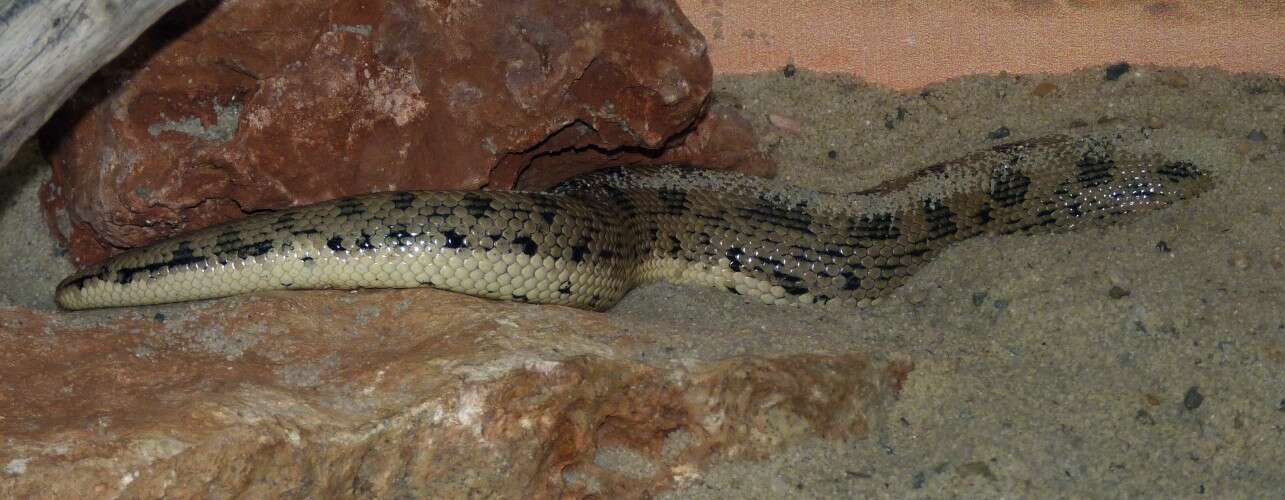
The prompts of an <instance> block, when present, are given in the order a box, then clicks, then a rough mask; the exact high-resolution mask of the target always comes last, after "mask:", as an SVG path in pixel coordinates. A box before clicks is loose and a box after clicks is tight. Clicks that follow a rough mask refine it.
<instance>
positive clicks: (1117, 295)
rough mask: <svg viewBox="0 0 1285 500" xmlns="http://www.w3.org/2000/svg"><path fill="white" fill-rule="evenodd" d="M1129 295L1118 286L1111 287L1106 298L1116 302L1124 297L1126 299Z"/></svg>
mask: <svg viewBox="0 0 1285 500" xmlns="http://www.w3.org/2000/svg"><path fill="white" fill-rule="evenodd" d="M1129 293H1130V292H1129V291H1128V290H1125V289H1123V288H1120V287H1118V286H1112V287H1111V289H1110V290H1107V296H1108V297H1111V298H1113V299H1116V300H1120V299H1123V298H1125V297H1128V296H1129Z"/></svg>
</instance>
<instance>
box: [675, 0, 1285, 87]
mask: <svg viewBox="0 0 1285 500" xmlns="http://www.w3.org/2000/svg"><path fill="white" fill-rule="evenodd" d="M678 4H679V5H680V6H681V7H682V9H683V12H685V13H686V14H687V16H688V17H689V18H690V19H691V21H692V23H693V24H695V25H696V27H697V28H698V29H700V30H701V32H703V33H704V34H705V38H706V40H707V41H708V42H709V48H710V49H709V54H710V59H711V60H712V61H713V64H714V71H715V73H721V74H736V73H752V72H757V71H765V70H773V69H780V68H781V67H783V66H785V65H786V64H789V63H793V64H794V65H795V66H797V67H800V68H806V69H809V70H814V71H826V72H844V73H851V74H855V75H857V76H859V77H861V78H864V79H866V80H868V81H870V82H873V83H877V84H881V85H886V86H889V87H893V88H897V89H908V88H914V87H919V86H922V85H925V84H927V83H930V82H934V81H940V80H945V79H949V78H952V77H956V76H960V75H967V74H976V73H997V72H1000V71H1007V72H1009V73H1060V72H1066V71H1071V70H1074V69H1077V68H1082V67H1085V66H1093V65H1099V64H1103V63H1114V62H1119V61H1127V62H1129V63H1131V64H1160V65H1172V66H1216V67H1219V68H1222V69H1225V70H1229V71H1236V72H1242V71H1243V72H1267V73H1275V74H1282V73H1285V2H1281V1H1278V0H1270V1H1216V0H1189V1H1179V0H1160V1H1106V0H1008V1H1002V0H925V1H876V0H860V1H850V0H849V1H844V0H802V1H799V0H679V1H678Z"/></svg>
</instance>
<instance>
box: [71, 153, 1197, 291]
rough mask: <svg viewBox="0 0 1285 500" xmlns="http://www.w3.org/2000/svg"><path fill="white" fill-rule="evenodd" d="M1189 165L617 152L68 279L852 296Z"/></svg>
mask: <svg viewBox="0 0 1285 500" xmlns="http://www.w3.org/2000/svg"><path fill="white" fill-rule="evenodd" d="M1211 183H1212V179H1211V178H1210V176H1209V175H1208V174H1207V173H1205V172H1204V171H1202V170H1201V169H1200V168H1198V167H1197V166H1195V165H1193V164H1191V163H1189V162H1184V161H1167V160H1164V159H1162V158H1158V157H1155V156H1148V155H1138V154H1132V153H1129V152H1127V151H1124V150H1122V149H1121V148H1119V147H1117V146H1116V145H1114V144H1113V142H1112V141H1111V140H1109V139H1101V138H1093V137H1067V136H1049V137H1042V138H1037V139H1031V140H1025V141H1020V142H1013V143H1009V144H1004V145H1000V146H996V147H993V148H990V149H987V150H982V151H978V152H975V153H973V154H970V155H967V156H964V157H961V158H959V159H956V160H953V161H948V162H945V163H941V164H937V165H933V166H930V167H928V168H925V169H923V170H920V171H918V172H915V173H913V174H911V175H908V176H906V177H902V178H898V179H894V180H892V181H889V182H886V183H884V184H881V185H879V186H877V187H875V188H874V189H871V190H867V191H862V192H856V193H849V194H826V193H818V192H812V191H807V190H804V189H801V188H795V187H788V186H782V185H779V184H777V183H773V182H770V181H767V180H763V179H759V178H753V177H747V176H741V175H737V174H732V173H725V172H716V171H708V170H701V169H694V168H687V167H678V166H667V167H639V168H614V169H608V170H603V171H598V172H594V173H590V174H586V175H584V176H581V177H578V178H575V179H572V180H570V181H567V182H564V183H563V184H561V185H559V186H557V187H555V188H553V189H551V190H549V191H545V192H503V191H423V192H388V193H378V194H370V195H363V196H357V197H352V198H345V199H339V200H333V201H327V202H323V203H319V204H316V205H310V206H303V207H297V208H290V209H285V210H282V211H277V212H265V213H258V214H254V215H251V216H248V217H246V218H244V219H240V220H235V221H232V222H228V223H224V224H221V225H217V226H212V227H208V228H205V229H202V230H199V231H196V232H193V233H190V234H187V235H182V236H178V237H175V238H173V239H170V240H167V241H163V242H160V243H157V244H154V245H151V246H148V247H142V248H136V249H132V250H129V251H127V252H124V253H122V254H120V255H118V256H116V257H114V258H112V259H110V260H109V261H107V262H105V263H103V264H101V265H98V266H94V267H91V268H88V269H85V270H82V271H80V272H78V273H76V274H75V275H73V276H71V277H69V278H67V279H66V280H64V281H63V282H62V283H61V284H60V285H59V286H58V289H57V292H56V297H55V298H56V301H57V303H58V304H59V305H60V306H62V307H63V308H66V309H87V308H98V307H112V306H129V305H143V304H156V303H165V302H178V301H186V300H195V299H206V298H214V297H224V296H231V295H236V294H244V293H250V292H256V291H262V290H276V289H320V288H338V289H357V288H406V287H419V286H431V287H435V288H440V289H445V290H452V291H456V292H462V293H466V294H471V295H476V296H482V297H490V298H496V299H506V300H519V301H527V302H535V303H549V304H565V305H570V306H575V307H581V308H587V309H594V310H604V309H607V308H610V307H611V306H612V305H613V304H615V303H616V302H617V301H618V300H619V299H620V298H621V297H622V296H624V295H625V294H626V293H627V292H628V291H629V290H630V289H632V288H633V287H635V286H638V285H640V284H644V283H648V282H658V281H665V282H673V283H687V284H699V285H705V286H712V287H716V288H718V289H726V290H729V291H732V292H735V293H739V294H744V295H747V296H752V297H755V298H757V299H760V300H762V301H765V302H768V303H775V304H836V305H846V306H855V305H862V304H865V303H868V302H869V301H870V300H873V299H875V298H878V297H880V296H883V295H886V294H887V293H888V292H889V291H891V290H892V289H894V288H896V287H897V286H898V285H900V284H902V283H903V282H905V280H906V279H907V277H909V276H910V275H911V274H912V273H913V272H915V270H917V269H918V268H920V267H921V266H923V265H924V264H925V263H926V262H928V261H929V260H931V259H932V258H933V257H934V256H935V255H937V254H938V253H940V252H941V251H942V249H944V248H946V247H947V246H949V245H950V244H952V243H954V242H957V241H960V240H963V239H966V238H970V237H973V236H976V235H979V234H1007V233H1037V232H1049V231H1061V230H1068V229H1071V228H1074V227H1078V226H1083V225H1091V224H1102V223H1113V222H1118V221H1121V220H1123V219H1125V218H1128V217H1130V216H1131V215H1132V214H1137V213H1141V212H1145V211H1148V210H1150V209H1154V208H1159V207H1162V206H1165V205H1168V204H1170V203H1172V202H1173V201H1174V200H1177V199H1180V198H1184V197H1190V196H1194V195H1196V194H1198V193H1200V192H1201V191H1204V190H1206V189H1208V187H1209V186H1210V185H1211Z"/></svg>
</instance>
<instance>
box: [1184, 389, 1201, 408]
mask: <svg viewBox="0 0 1285 500" xmlns="http://www.w3.org/2000/svg"><path fill="white" fill-rule="evenodd" d="M1204 402H1205V395H1204V394H1201V393H1200V388H1199V387H1196V386H1194V385H1193V386H1191V388H1190V389H1187V393H1186V394H1184V395H1183V396H1182V407H1183V408H1186V409H1188V410H1195V409H1196V408H1200V405H1201V404H1202V403H1204Z"/></svg>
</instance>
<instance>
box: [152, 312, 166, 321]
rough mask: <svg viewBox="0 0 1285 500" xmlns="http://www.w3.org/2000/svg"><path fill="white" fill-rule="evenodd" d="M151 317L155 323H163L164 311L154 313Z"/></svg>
mask: <svg viewBox="0 0 1285 500" xmlns="http://www.w3.org/2000/svg"><path fill="white" fill-rule="evenodd" d="M152 319H153V320H154V321H156V322H157V323H164V322H165V313H156V315H155V316H152Z"/></svg>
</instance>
